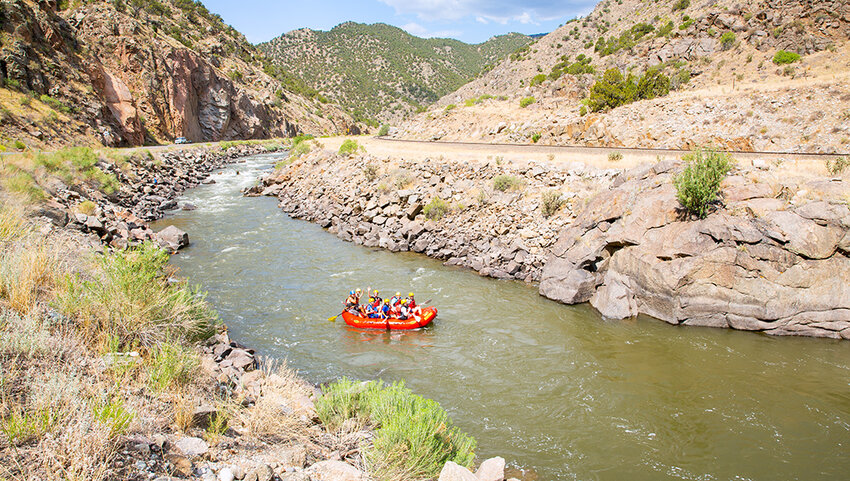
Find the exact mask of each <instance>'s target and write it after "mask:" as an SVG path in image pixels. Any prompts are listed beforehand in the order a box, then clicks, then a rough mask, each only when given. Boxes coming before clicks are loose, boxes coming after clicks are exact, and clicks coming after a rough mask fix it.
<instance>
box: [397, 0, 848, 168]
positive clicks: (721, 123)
mask: <svg viewBox="0 0 850 481" xmlns="http://www.w3.org/2000/svg"><path fill="white" fill-rule="evenodd" d="M848 37H850V6H848V5H847V3H846V2H838V1H827V0H823V1H821V0H815V1H807V2H796V1H788V0H762V1H759V2H749V3H742V2H735V1H730V0H721V1H718V2H707V1H697V0H694V1H687V0H686V1H677V2H644V1H637V0H624V1H622V2H613V1H604V2H601V3H599V4H598V5H597V6H596V8H595V9H594V10H593V12H592V13H591V14H589V15H588V16H587V17H584V18H579V19H574V20H571V21H569V22H567V23H566V24H564V25H563V26H562V27H560V28H558V29H557V30H555V31H554V32H552V33H550V34H548V35H546V36H545V37H543V38H541V39H540V40H539V41H537V42H536V43H534V44H532V45H530V46H529V47H528V48H526V49H520V50H518V51H517V52H515V53H514V54H512V55H511V56H510V57H509V58H507V59H506V60H504V61H502V62H501V63H500V64H499V65H497V66H496V67H495V68H494V69H493V70H491V71H490V72H488V73H487V74H486V75H483V76H482V77H480V78H478V79H476V80H474V81H472V82H470V83H469V84H467V85H465V86H463V87H462V88H460V89H458V90H457V91H456V92H453V93H451V94H449V95H446V96H445V97H443V98H442V99H440V100H439V101H438V102H437V103H435V104H434V105H433V106H432V107H431V108H429V110H428V111H427V112H423V113H421V114H419V115H417V116H415V117H414V118H412V119H410V120H409V121H407V122H404V123H402V124H400V125H399V128H398V132H397V133H396V135H397V136H399V137H403V138H411V139H427V140H440V139H442V140H473V141H481V142H512V143H530V142H539V143H542V144H551V145H586V146H607V147H668V148H685V149H687V148H691V147H693V146H695V145H707V144H711V145H715V146H718V147H722V148H728V149H732V150H741V151H771V152H779V151H785V152H829V153H835V152H846V151H848V150H850V145H848V143H850V94H848V92H850V45H848V42H847V40H848ZM777 55H778V57H777ZM797 55H799V58H798V57H797ZM609 69H617V70H619V71H620V72H621V73H622V75H623V76H624V77H628V76H630V75H633V76H634V79H635V81H637V80H638V79H639V78H640V77H641V76H642V75H644V74H646V73H648V72H653V71H654V72H657V73H660V74H661V75H663V76H664V78H665V79H666V81H665V82H662V83H666V86H667V87H669V94H665V92H666V90H667V89H664V90H663V91H661V92H654V93H653V94H652V95H647V96H645V98H643V99H638V100H637V101H635V102H633V103H626V104H625V105H620V106H615V107H613V108H611V107H610V106H604V108H600V109H595V108H594V103H593V100H594V99H593V98H592V88H593V86H594V85H595V84H596V83H597V81H598V80H601V79H602V77H603V74H604V73H605V72H606V71H608V70H609ZM523 99H527V100H525V102H523V103H522V104H521V101H522V100H523ZM393 132H394V133H395V132H396V131H395V130H394V131H393Z"/></svg>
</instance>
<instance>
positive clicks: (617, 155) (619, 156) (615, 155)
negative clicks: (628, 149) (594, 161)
mask: <svg viewBox="0 0 850 481" xmlns="http://www.w3.org/2000/svg"><path fill="white" fill-rule="evenodd" d="M621 160H623V153H622V152H611V153H610V154H608V162H619V161H621Z"/></svg>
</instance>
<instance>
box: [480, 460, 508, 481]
mask: <svg viewBox="0 0 850 481" xmlns="http://www.w3.org/2000/svg"><path fill="white" fill-rule="evenodd" d="M475 477H476V478H478V481H503V480H504V479H505V459H504V458H501V457H496V458H490V459H487V460H485V461H484V462H483V463H481V466H479V467H478V470H477V471H475Z"/></svg>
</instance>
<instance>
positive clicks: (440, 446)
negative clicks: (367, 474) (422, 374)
mask: <svg viewBox="0 0 850 481" xmlns="http://www.w3.org/2000/svg"><path fill="white" fill-rule="evenodd" d="M324 391H325V392H324V395H323V396H322V397H320V398H319V400H318V402H317V403H316V412H317V414H318V416H319V419H320V420H321V421H322V423H323V424H324V425H326V426H328V428H329V429H332V430H335V429H339V428H340V427H341V426H342V425H343V423H344V422H345V421H346V420H348V419H355V420H358V421H359V422H358V424H365V425H369V426H372V427H374V428H375V436H374V438H373V439H372V443H371V446H369V447H367V448H366V449H365V450H364V453H363V454H364V458H365V460H366V462H367V465H368V467H369V469H370V471H371V472H372V474H374V475H375V478H376V479H435V478H436V477H437V476H438V475H439V474H440V470H441V469H442V468H443V466H444V465H445V464H446V462H448V461H452V462H455V463H457V464H459V465H461V466H465V467H471V466H472V461H473V459H474V457H475V454H474V449H475V440H474V439H473V438H471V437H469V436H468V435H466V434H464V433H463V432H461V431H460V430H459V429H458V428H457V427H456V426H454V425H453V423H452V420H451V419H450V418H449V417H448V415H447V414H446V412H445V411H444V410H443V409H442V408H441V407H440V405H439V404H438V403H437V402H436V401H432V400H430V399H425V398H422V397H420V396H417V395H415V394H413V392H411V391H410V389H407V388H406V387H405V386H404V383H393V384H391V385H385V384H384V383H383V382H381V381H372V382H369V383H357V382H353V381H350V380H348V379H346V378H343V379H341V380H340V381H337V382H335V383H333V384H331V385H329V386H326V387H325V389H324Z"/></svg>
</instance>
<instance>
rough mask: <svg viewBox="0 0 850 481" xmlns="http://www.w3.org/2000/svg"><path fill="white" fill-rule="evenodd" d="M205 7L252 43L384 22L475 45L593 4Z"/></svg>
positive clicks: (461, 0) (441, 0) (481, 1)
mask: <svg viewBox="0 0 850 481" xmlns="http://www.w3.org/2000/svg"><path fill="white" fill-rule="evenodd" d="M203 3H204V5H206V7H207V8H208V9H209V10H210V11H211V12H214V13H217V14H219V15H221V17H222V18H223V19H224V21H225V23H228V24H230V25H232V26H233V27H235V28H236V29H237V30H239V31H240V32H242V33H244V34H245V36H246V37H247V38H248V40H249V41H250V42H252V43H258V42H263V41H266V40H270V39H272V38H274V37H277V36H278V35H280V34H282V33H285V32H288V31H290V30H294V29H297V28H301V27H309V28H312V29H314V30H330V29H331V28H333V27H334V26H335V25H338V24H340V23H342V22H345V21H348V20H352V21H355V22H360V23H377V22H382V23H388V24H390V25H395V26H397V27H401V28H403V29H405V30H407V31H408V32H410V33H411V34H413V35H416V36H419V37H449V38H456V39H458V40H462V41H464V42H468V43H479V42H483V41H485V40H487V39H488V38H490V37H492V36H493V35H499V34H503V33H508V32H520V33H525V34H533V33H545V32H551V31H552V30H554V29H556V28H557V27H558V25H560V24H562V23H564V22H565V21H567V20H569V19H570V18H573V17H575V16H580V15H586V14H588V13H589V12H590V11H591V10H592V9H593V6H594V5H595V4H596V0H562V1H550V0H530V1H516V0H492V1H486V0H366V1H359V2H354V1H344V0H312V1H311V0H302V1H299V2H293V1H284V2H280V1H274V0H235V1H234V0H204V1H203Z"/></svg>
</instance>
